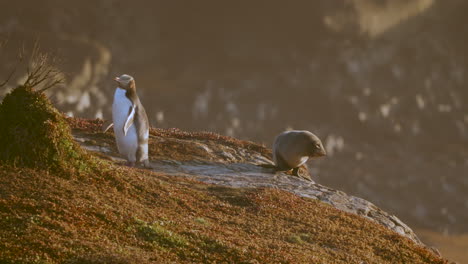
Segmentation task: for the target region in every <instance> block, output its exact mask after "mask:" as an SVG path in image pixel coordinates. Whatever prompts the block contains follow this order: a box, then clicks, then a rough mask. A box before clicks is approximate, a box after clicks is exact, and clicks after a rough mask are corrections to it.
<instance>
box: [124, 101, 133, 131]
mask: <svg viewBox="0 0 468 264" xmlns="http://www.w3.org/2000/svg"><path fill="white" fill-rule="evenodd" d="M128 112H129V113H128V116H127V121H125V125H124V135H125V136H126V135H127V132H128V129H129V128H130V127H131V126H132V124H133V120H134V118H135V112H136V111H135V106H131V107H130V108H129V109H128Z"/></svg>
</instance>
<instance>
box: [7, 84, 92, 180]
mask: <svg viewBox="0 0 468 264" xmlns="http://www.w3.org/2000/svg"><path fill="white" fill-rule="evenodd" d="M0 146H1V148H0V162H4V163H6V164H10V165H14V166H20V167H29V168H41V169H47V170H52V171H58V172H63V171H70V170H74V171H79V172H83V171H86V170H88V169H89V165H90V157H89V156H88V155H87V154H86V153H84V152H83V151H82V150H81V149H80V147H79V146H78V145H77V144H76V143H75V142H74V141H73V138H72V136H71V133H70V127H69V126H68V123H67V122H66V121H65V119H64V118H63V116H62V115H61V114H60V113H59V112H58V111H57V109H55V108H54V107H53V105H52V104H51V103H50V101H49V100H48V99H47V97H46V96H45V95H44V94H43V93H42V92H37V91H35V90H34V89H33V88H32V87H26V86H19V87H17V88H16V89H14V90H13V91H12V92H11V93H9V94H8V95H6V96H5V98H4V100H3V102H2V104H1V105H0Z"/></svg>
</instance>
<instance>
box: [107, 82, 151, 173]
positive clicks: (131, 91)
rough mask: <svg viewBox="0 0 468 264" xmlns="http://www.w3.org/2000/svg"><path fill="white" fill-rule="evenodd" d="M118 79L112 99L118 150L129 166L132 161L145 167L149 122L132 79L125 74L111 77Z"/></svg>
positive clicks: (146, 164) (132, 163)
mask: <svg viewBox="0 0 468 264" xmlns="http://www.w3.org/2000/svg"><path fill="white" fill-rule="evenodd" d="M114 80H115V81H116V82H117V83H118V87H117V88H116V89H115V94H114V102H113V103H112V120H113V123H114V135H115V139H116V141H117V148H118V149H119V153H120V154H121V155H123V156H124V157H125V158H126V159H127V161H128V163H127V165H128V166H131V167H132V166H134V165H135V162H139V163H143V165H144V166H145V167H148V163H149V161H148V138H149V123H148V117H147V116H146V111H145V108H144V107H143V105H142V104H141V102H140V99H139V98H138V95H137V93H136V85H135V79H134V78H133V77H132V76H130V75H127V74H123V75H122V76H120V77H115V79H114Z"/></svg>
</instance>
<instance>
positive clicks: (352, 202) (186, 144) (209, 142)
mask: <svg viewBox="0 0 468 264" xmlns="http://www.w3.org/2000/svg"><path fill="white" fill-rule="evenodd" d="M70 122H71V124H72V126H73V127H74V130H73V135H74V137H75V139H76V141H78V142H79V143H80V144H81V145H82V146H83V147H84V148H86V149H88V150H90V151H93V152H97V153H99V154H101V155H102V156H104V157H107V158H109V159H111V160H114V161H117V162H122V163H123V162H124V160H123V159H121V158H119V154H118V152H117V149H116V146H115V143H114V139H113V134H112V133H111V132H107V133H105V134H104V133H101V132H100V127H101V125H102V121H100V120H78V119H70ZM149 148H150V160H151V162H150V165H151V169H152V170H154V171H156V172H163V173H166V174H169V175H176V176H181V177H190V178H194V179H197V180H200V181H202V182H207V183H212V184H216V185H222V186H229V187H239V188H259V187H267V188H275V189H281V190H285V191H288V192H291V193H294V194H297V195H299V196H302V197H307V198H312V199H316V200H320V201H322V202H325V203H327V204H330V205H332V206H334V207H335V208H337V209H340V210H342V211H345V212H349V213H353V214H356V215H359V216H362V217H365V218H367V219H370V220H372V221H375V222H377V223H379V224H381V225H383V226H385V227H386V228H388V229H391V230H393V231H395V232H396V233H398V234H400V235H403V236H406V237H408V238H410V239H411V240H413V241H414V242H416V243H418V244H420V245H423V244H422V242H421V241H420V240H419V239H418V237H417V236H416V234H415V233H414V232H413V231H412V230H411V228H409V227H408V226H407V225H406V224H405V223H403V222H402V221H400V219H398V218H397V217H396V216H394V215H391V214H389V213H387V212H385V211H383V210H381V209H380V208H378V207H377V206H375V205H374V204H372V203H371V202H369V201H366V200H364V199H361V198H358V197H355V196H351V195H347V194H346V193H344V192H342V191H339V190H334V189H332V188H329V187H326V186H323V185H320V184H317V183H314V182H313V181H311V180H309V179H304V178H300V177H296V176H293V175H289V174H286V173H282V172H277V171H275V170H274V169H268V168H264V167H263V166H262V165H264V164H273V162H272V161H271V151H270V150H269V149H267V148H266V147H264V146H261V145H258V144H255V143H252V142H248V141H241V140H237V139H235V138H230V137H226V136H221V135H218V134H215V133H210V132H201V133H188V132H183V131H181V130H177V129H169V130H167V129H152V130H151V132H150V147H149Z"/></svg>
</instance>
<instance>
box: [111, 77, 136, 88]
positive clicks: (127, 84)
mask: <svg viewBox="0 0 468 264" xmlns="http://www.w3.org/2000/svg"><path fill="white" fill-rule="evenodd" d="M114 81H116V82H117V83H118V85H119V87H120V88H122V89H124V90H130V89H135V79H133V77H132V76H130V75H127V74H122V75H121V76H120V77H115V79H114Z"/></svg>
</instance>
